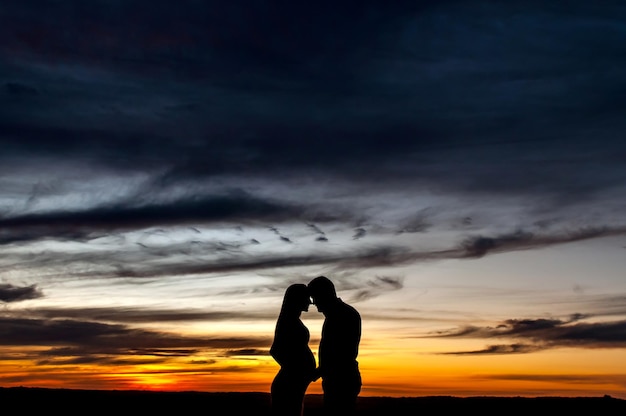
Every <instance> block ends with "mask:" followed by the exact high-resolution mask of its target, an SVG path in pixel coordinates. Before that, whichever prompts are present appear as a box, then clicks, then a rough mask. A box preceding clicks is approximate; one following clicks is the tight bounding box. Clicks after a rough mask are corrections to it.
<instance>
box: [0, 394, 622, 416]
mask: <svg viewBox="0 0 626 416" xmlns="http://www.w3.org/2000/svg"><path fill="white" fill-rule="evenodd" d="M304 403H305V410H304V415H305V416H322V415H323V411H322V396H321V395H316V394H309V395H307V396H306V397H305V401H304ZM0 404H1V405H2V408H3V409H12V410H13V412H17V413H26V414H32V413H33V412H39V411H41V412H46V413H57V412H58V413H59V414H62V415H64V416H72V415H81V416H82V415H85V414H89V413H93V412H94V411H95V412H96V413H98V414H109V415H119V414H133V413H134V412H141V414H149V415H151V416H154V415H168V416H169V415H172V414H196V413H201V414H211V415H228V416H232V415H254V416H269V415H270V395H269V393H203V392H153V391H125V390H73V389H41V388H28V387H10V388H2V387H0ZM625 410H626V400H623V399H617V398H613V397H610V396H604V397H602V396H598V397H534V398H523V397H490V396H477V397H467V398H462V397H453V396H425V397H402V398H393V397H359V398H358V400H357V415H363V416H365V415H367V416H374V415H386V416H404V415H417V414H427V413H425V412H428V413H430V412H438V413H437V414H444V413H447V412H455V411H458V412H465V413H466V412H478V414H481V416H484V415H498V416H501V415H502V414H506V413H507V412H512V411H515V412H547V411H550V412H554V411H556V412H558V413H559V414H563V413H564V412H590V413H589V414H608V413H604V412H621V413H619V414H626V413H624V411H625ZM131 412H132V413H131ZM174 412H175V413H174ZM431 414H432V413H431ZM537 414H544V413H537ZM613 414H616V413H613Z"/></svg>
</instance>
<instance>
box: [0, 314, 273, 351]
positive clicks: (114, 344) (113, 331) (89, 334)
mask: <svg viewBox="0 0 626 416" xmlns="http://www.w3.org/2000/svg"><path fill="white" fill-rule="evenodd" d="M1 324H2V328H3V336H2V339H1V340H0V343H1V344H2V345H5V346H11V345H22V346H47V347H49V348H50V349H49V350H48V351H47V352H43V353H42V354H43V356H46V355H54V356H65V357H79V356H84V355H87V356H93V355H96V356H100V355H110V356H121V357H123V356H135V355H140V356H143V355H149V356H159V357H170V356H178V355H181V354H182V355H186V354H188V353H189V352H190V351H191V352H200V351H208V350H220V349H227V350H228V349H231V348H248V347H250V348H266V347H268V346H269V343H270V342H271V339H270V337H248V338H243V337H241V338H227V337H224V338H215V337H185V336H181V335H176V334H170V333H165V332H157V331H148V330H143V329H136V328H132V327H129V326H125V325H118V324H105V323H99V322H93V321H81V320H74V319H55V320H43V319H19V318H15V319H12V318H2V319H1Z"/></svg>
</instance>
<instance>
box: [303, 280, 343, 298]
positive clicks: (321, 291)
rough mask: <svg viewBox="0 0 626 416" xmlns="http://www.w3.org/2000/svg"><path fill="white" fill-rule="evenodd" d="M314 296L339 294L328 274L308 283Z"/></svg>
mask: <svg viewBox="0 0 626 416" xmlns="http://www.w3.org/2000/svg"><path fill="white" fill-rule="evenodd" d="M308 286H309V290H310V291H311V294H312V295H313V296H320V295H322V296H323V297H334V296H337V292H336V291H335V285H334V284H333V282H331V281H330V279H329V278H328V277H326V276H318V277H316V278H315V279H313V280H311V281H310V282H309V284H308Z"/></svg>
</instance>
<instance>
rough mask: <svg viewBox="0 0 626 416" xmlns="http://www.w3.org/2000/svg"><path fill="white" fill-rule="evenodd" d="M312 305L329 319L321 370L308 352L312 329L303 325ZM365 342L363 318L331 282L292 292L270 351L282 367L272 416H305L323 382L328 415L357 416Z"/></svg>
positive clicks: (274, 388)
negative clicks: (310, 392)
mask: <svg viewBox="0 0 626 416" xmlns="http://www.w3.org/2000/svg"><path fill="white" fill-rule="evenodd" d="M311 301H312V302H311ZM311 303H313V304H314V305H315V306H317V310H318V311H319V312H321V313H323V314H324V324H323V326H322V336H321V340H320V345H319V349H318V358H319V365H317V364H316V362H315V356H314V355H313V352H312V351H311V348H310V347H309V329H308V328H307V327H306V326H305V325H304V323H303V322H302V321H301V319H300V315H301V313H302V312H307V311H308V310H309V305H310V304H311ZM360 341H361V316H360V315H359V313H358V312H357V310H356V309H354V308H353V307H352V306H350V305H348V304H347V303H345V302H344V301H343V300H341V298H339V297H337V294H336V291H335V285H334V284H333V282H331V281H330V280H329V279H328V278H327V277H325V276H319V277H316V278H315V279H313V280H311V282H309V284H308V285H305V284H300V283H297V284H292V285H291V286H289V287H288V288H287V290H286V291H285V296H284V298H283V304H282V307H281V310H280V314H279V316H278V321H277V322H276V330H275V332H274V342H273V343H272V347H271V349H270V354H271V355H272V357H273V358H274V359H275V360H276V362H277V363H278V364H279V365H280V370H279V371H278V373H277V374H276V376H275V377H274V381H273V382H272V387H271V396H272V410H273V414H274V415H282V416H287V415H289V416H301V415H302V414H303V404H304V395H305V393H306V390H307V388H308V386H309V384H310V383H311V382H313V381H316V380H317V379H319V378H320V377H321V378H322V389H323V392H324V410H325V414H327V415H342V416H344V415H345V416H347V415H351V414H353V413H354V410H355V406H356V399H357V396H358V395H359V392H360V391H361V373H360V371H359V364H358V362H357V355H358V353H359V342H360Z"/></svg>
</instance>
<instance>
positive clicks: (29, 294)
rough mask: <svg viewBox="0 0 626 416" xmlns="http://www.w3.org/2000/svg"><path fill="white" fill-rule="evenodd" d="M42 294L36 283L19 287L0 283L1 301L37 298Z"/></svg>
mask: <svg viewBox="0 0 626 416" xmlns="http://www.w3.org/2000/svg"><path fill="white" fill-rule="evenodd" d="M43 296H44V294H43V293H42V292H41V291H40V290H39V289H37V285H30V286H21V287H20V286H14V285H11V284H8V283H2V284H0V301H2V302H6V303H9V302H19V301H22V300H27V299H37V298H41V297H43Z"/></svg>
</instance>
